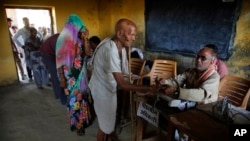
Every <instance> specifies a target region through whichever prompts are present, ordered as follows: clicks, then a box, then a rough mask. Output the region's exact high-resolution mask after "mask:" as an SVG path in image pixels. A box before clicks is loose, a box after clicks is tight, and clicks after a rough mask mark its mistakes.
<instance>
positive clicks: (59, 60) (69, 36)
mask: <svg viewBox="0 0 250 141" xmlns="http://www.w3.org/2000/svg"><path fill="white" fill-rule="evenodd" d="M79 31H83V32H84V31H86V26H85V24H84V23H83V21H82V20H81V19H80V17H79V16H77V15H75V14H71V15H70V16H69V17H68V18H67V19H66V21H65V26H64V28H63V30H62V32H61V33H60V35H59V37H58V39H57V42H56V67H57V68H60V67H61V66H63V65H65V66H67V67H69V68H71V67H72V65H73V61H74V57H75V45H76V43H77V41H78V33H79Z"/></svg>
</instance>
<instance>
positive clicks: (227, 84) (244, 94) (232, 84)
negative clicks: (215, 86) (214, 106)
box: [219, 75, 250, 109]
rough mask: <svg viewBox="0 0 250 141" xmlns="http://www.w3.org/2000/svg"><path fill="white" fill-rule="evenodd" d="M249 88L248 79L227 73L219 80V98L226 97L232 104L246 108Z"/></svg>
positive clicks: (249, 92)
mask: <svg viewBox="0 0 250 141" xmlns="http://www.w3.org/2000/svg"><path fill="white" fill-rule="evenodd" d="M249 88H250V80H247V79H244V78H240V77H237V76H229V75H227V76H225V77H223V78H222V80H221V82H220V86H219V99H220V98H223V97H227V98H228V100H229V102H230V103H231V104H232V105H234V106H236V107H241V108H243V109H246V108H247V103H248V99H249V96H250V89H249Z"/></svg>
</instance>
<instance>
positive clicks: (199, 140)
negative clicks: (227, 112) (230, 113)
mask: <svg viewBox="0 0 250 141" xmlns="http://www.w3.org/2000/svg"><path fill="white" fill-rule="evenodd" d="M165 118H166V119H167V120H168V121H169V123H168V127H167V133H168V136H167V140H168V141H172V140H173V139H174V134H175V130H176V129H178V130H179V131H181V132H182V133H185V134H186V135H188V137H189V139H190V138H191V139H193V140H195V141H227V140H229V128H228V126H227V125H225V124H223V123H222V122H220V121H218V120H217V119H215V118H213V117H212V116H210V115H208V114H206V113H205V112H203V111H200V110H197V109H190V110H187V111H185V112H181V113H176V114H172V115H166V116H165Z"/></svg>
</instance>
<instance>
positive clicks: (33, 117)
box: [0, 81, 131, 141]
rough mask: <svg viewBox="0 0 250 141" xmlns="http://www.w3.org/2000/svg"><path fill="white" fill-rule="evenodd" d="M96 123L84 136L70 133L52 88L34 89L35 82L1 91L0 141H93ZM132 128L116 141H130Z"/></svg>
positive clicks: (64, 109)
mask: <svg viewBox="0 0 250 141" xmlns="http://www.w3.org/2000/svg"><path fill="white" fill-rule="evenodd" d="M97 128H98V124H97V120H95V122H94V123H93V124H92V125H91V126H90V127H88V128H87V129H86V131H85V132H86V133H85V135H84V136H78V135H77V134H76V132H71V131H70V128H69V124H68V122H67V112H66V107H65V106H62V105H61V104H60V102H59V101H58V100H56V99H55V98H54V95H53V91H52V88H51V87H45V89H42V90H40V89H37V88H36V86H35V84H34V82H31V83H30V82H25V81H23V82H22V83H21V84H18V85H14V86H7V87H0V141H83V140H84V141H96V132H97ZM130 129H131V126H130V125H128V126H126V127H125V128H123V130H122V132H121V134H119V139H120V140H122V141H130V140H131V132H130V131H131V130H130Z"/></svg>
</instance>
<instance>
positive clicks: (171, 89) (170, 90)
mask: <svg viewBox="0 0 250 141" xmlns="http://www.w3.org/2000/svg"><path fill="white" fill-rule="evenodd" d="M175 91H176V87H174V86H170V85H166V88H165V90H164V92H165V94H166V95H171V94H174V92H175Z"/></svg>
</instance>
